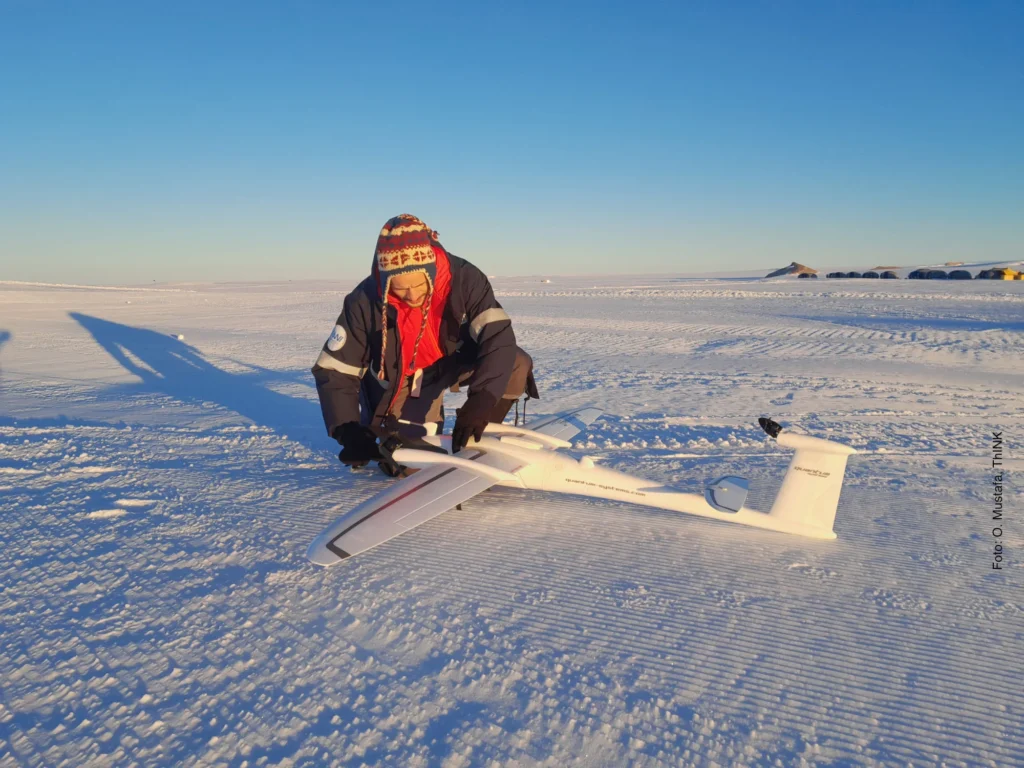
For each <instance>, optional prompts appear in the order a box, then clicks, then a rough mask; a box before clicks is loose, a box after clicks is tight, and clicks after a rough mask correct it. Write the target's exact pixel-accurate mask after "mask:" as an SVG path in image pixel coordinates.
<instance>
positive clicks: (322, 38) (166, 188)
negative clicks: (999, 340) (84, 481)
mask: <svg viewBox="0 0 1024 768" xmlns="http://www.w3.org/2000/svg"><path fill="white" fill-rule="evenodd" d="M1022 40H1024V4H1022V3H1017V2H1006V3H987V2H963V3H941V2H920V3H913V2H878V3H876V2H825V1H820V2H806V3H800V2H782V1H779V2H764V3H753V2H751V3H746V2H728V3H712V2H699V3H698V2H694V3H672V2H666V3H646V4H645V3H637V2H629V3H626V2H623V3H600V2H598V3H568V2H538V3H506V4H500V5H499V4H497V3H465V4H457V3H423V4H383V3H381V4H378V3H353V4H347V3H328V2H283V1H282V2H277V3H261V2H247V3H229V2H217V3H208V2H203V3H190V2H175V3H136V2H131V3H130V2H122V3H105V2H89V3H56V2H52V3H47V2H35V1H34V0H33V1H30V0H18V1H16V2H12V1H11V0H0V279H14V280H41V281H65V282H70V281H74V282H89V283H110V282H150V281H152V280H158V281H165V280H246V279H282V278H292V279H308V278H318V277H323V278H329V279H336V278H351V277H358V276H359V275H360V274H363V273H365V272H366V270H367V269H368V266H369V262H370V258H371V256H372V253H373V246H374V241H375V238H376V234H377V232H378V230H379V228H380V226H381V224H383V222H384V221H385V220H386V219H388V218H389V217H390V216H393V215H395V214H397V213H402V212H410V213H414V214H416V215H418V216H420V217H421V218H423V219H425V220H426V221H427V222H428V223H429V224H430V225H431V226H433V227H434V228H435V229H437V230H439V232H440V234H441V240H442V242H443V243H444V244H445V245H446V246H447V247H448V249H449V250H451V251H453V252H455V253H457V254H459V255H460V256H463V257H465V258H468V259H470V260H471V261H474V262H476V263H477V264H479V265H480V266H481V267H482V268H483V269H485V271H487V272H488V273H497V274H543V273H551V274H569V273H604V272H680V271H706V270H740V269H748V268H749V269H760V268H769V267H775V266H779V265H781V264H784V263H788V262H789V261H791V260H793V259H796V260H799V261H802V262H804V263H810V264H812V265H814V266H826V267H827V266H843V265H850V266H858V265H859V266H871V265H873V264H875V263H878V262H886V263H896V264H914V263H921V262H927V261H945V260H948V259H954V258H955V259H967V260H971V259H977V260H981V259H986V260H987V259H1002V258H1007V259H1008V258H1024V98H1022V96H1024V43H1022Z"/></svg>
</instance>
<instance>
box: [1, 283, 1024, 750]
mask: <svg viewBox="0 0 1024 768" xmlns="http://www.w3.org/2000/svg"><path fill="white" fill-rule="evenodd" d="M494 282H495V286H496V288H497V290H498V293H499V295H500V296H501V298H502V301H503V303H504V304H505V306H506V308H507V309H508V310H509V311H510V313H511V314H512V316H513V318H514V321H515V327H516V330H517V335H518V337H519V339H520V342H521V344H522V345H523V346H524V347H525V348H526V349H527V350H528V351H529V352H530V353H531V354H532V355H533V356H534V359H535V362H536V368H537V373H538V381H539V384H540V387H541V393H542V398H543V399H542V400H541V401H540V402H539V403H531V407H530V412H531V417H532V416H533V415H534V413H537V414H540V413H554V412H557V411H560V410H564V409H567V408H570V407H575V406H580V405H584V404H588V403H592V404H596V405H599V406H600V407H602V408H603V409H605V411H606V412H607V416H606V417H605V419H604V420H603V421H600V422H598V423H597V424H595V425H594V427H593V428H592V429H591V431H590V432H589V433H588V434H587V435H581V436H580V438H579V439H578V440H577V446H578V448H579V450H580V451H581V452H584V453H586V454H589V455H600V456H605V457H606V461H607V462H608V463H609V464H611V465H612V466H614V467H616V468H618V469H622V470H627V471H630V472H633V473H635V474H640V475H644V476H649V477H651V478H652V479H655V480H660V481H666V482H672V483H674V484H675V485H677V486H680V487H682V488H690V489H694V490H697V489H699V488H700V487H701V486H702V485H703V484H704V482H705V481H707V480H710V479H712V478H713V477H716V476H718V475H721V474H728V473H732V474H744V475H746V476H748V477H749V478H750V479H751V480H752V482H753V491H752V493H753V494H754V495H755V496H757V495H760V496H761V497H763V496H764V495H766V494H771V493H772V492H773V491H774V487H775V486H776V485H777V483H778V481H779V480H780V479H781V475H782V472H783V471H784V467H785V465H786V462H787V458H788V457H787V456H786V454H785V452H783V451H781V450H779V449H778V448H776V447H774V446H772V445H769V444H768V443H766V441H765V439H763V436H762V435H761V434H760V432H759V430H758V429H757V426H756V417H757V416H759V415H766V414H767V415H773V416H775V417H776V418H777V419H778V420H779V421H781V422H783V423H785V424H788V425H792V426H793V427H799V428H803V429H805V430H807V431H809V432H811V433H813V434H817V435H821V436H826V437H831V438H834V439H839V440H841V441H844V442H848V443H849V444H851V445H853V446H854V447H856V448H858V449H859V450H861V451H862V452H863V453H862V455H859V456H856V457H853V459H852V460H851V462H850V470H849V473H848V479H847V485H846V488H845V490H844V492H843V496H842V500H841V503H840V508H839V516H838V519H837V523H836V530H837V532H838V534H839V539H838V540H837V541H834V542H820V541H813V540H806V539H801V538H796V537H790V536H785V535H781V534H775V533H770V532H763V531H757V530H753V529H744V528H739V527H736V526H730V525H726V524H718V523H714V522H709V521H706V520H701V519H698V518H691V517H684V516H678V515H675V514H672V513H669V512H661V511H657V510H652V509H648V508H641V507H632V506H627V505H621V504H613V503H608V502H599V501H593V500H584V499H575V498H571V497H555V496H544V495H542V494H531V493H529V492H525V491H514V490H507V489H498V490H494V491H491V492H488V493H485V494H483V495H481V496H479V497H477V498H476V499H474V500H473V501H471V502H468V503H466V504H464V505H463V508H462V510H451V511H450V512H448V513H445V514H444V515H442V516H440V517H438V518H436V519H435V520H433V521H431V522H430V523H427V524H426V525H424V526H422V527H420V528H418V529H416V530H415V531H413V532H411V533H409V534H406V535H404V536H401V537H399V538H397V539H394V540H393V541H391V542H389V543H388V544H386V545H383V546H381V547H378V548H377V549H374V550H372V551H371V552H368V553H366V554H364V555H361V556H358V557H355V558H353V559H351V560H348V561H346V562H345V563H343V564H341V565H339V566H338V567H336V568H333V569H330V570H324V569H320V568H317V567H315V566H312V565H310V564H309V563H308V562H307V561H306V559H305V550H306V547H307V545H308V543H309V542H310V540H311V539H312V538H313V537H314V536H315V535H316V534H317V533H318V532H319V531H320V530H321V529H322V528H323V527H324V526H325V525H326V524H327V523H328V522H330V521H331V520H332V519H333V518H334V517H335V516H336V515H337V514H338V513H339V512H341V511H343V510H345V509H347V508H349V507H350V506H352V505H354V504H355V503H357V502H359V501H361V500H363V499H365V498H368V497H369V496H370V495H371V494H373V493H375V492H376V491H377V490H379V489H380V488H381V487H382V483H385V482H387V480H385V479H384V478H383V477H382V476H380V477H379V476H376V475H372V474H368V473H360V474H353V473H350V472H349V471H348V470H346V469H345V468H343V467H342V466H341V465H340V464H339V463H338V462H337V460H336V458H335V455H334V451H336V448H333V450H332V447H333V444H332V443H331V442H330V441H328V440H327V439H326V438H325V437H324V436H323V435H322V434H321V432H322V426H321V423H320V416H319V410H318V408H317V405H316V397H315V392H314V390H313V388H312V386H311V385H312V380H311V376H310V374H309V366H310V364H311V362H312V360H313V359H314V358H315V357H316V354H317V352H318V349H319V347H320V345H321V343H322V342H323V340H324V338H325V337H326V335H327V334H328V332H329V331H330V329H331V327H332V325H333V321H334V318H335V316H336V314H337V312H338V309H339V307H340V304H341V300H342V298H343V296H344V294H345V292H346V291H347V289H348V288H349V287H350V285H351V284H344V283H338V284H337V285H335V286H329V287H328V288H329V289H328V288H325V287H324V286H323V285H312V284H300V283H285V284H260V285H243V284H238V285H187V286H154V287H150V288H147V289H137V288H127V289H113V290H112V289H103V290H100V289H93V288H83V287H74V286H67V287H52V286H45V285H12V284H0V542H2V545H3V546H2V549H0V639H2V642H0V680H2V683H0V764H3V765H8V764H11V765H31V766H61V765H67V766H85V765H89V766H101V765H116V766H124V765H171V764H182V763H183V764H204V765H207V764H223V765H231V766H243V765H246V766H258V765H306V766H314V765H326V764H338V765H351V766H357V765H362V764H365V765H394V766H421V765H422V766H427V765H439V766H446V767H449V766H460V765H474V766H475V765H481V766H504V765H520V766H533V765H546V766H566V765H588V766H625V765H637V766H647V765H679V766H691V765H695V766H714V765H718V766H730V765H759V766H760V765H765V766H767V765H780V766H790V765H821V766H834V767H838V766H860V765H878V766H892V765H914V766H924V765H948V766H954V765H985V766H1012V765H1022V764H1024V695H1022V692H1021V680H1024V589H1022V587H1024V568H1022V565H1024V559H1022V557H1021V553H1022V552H1024V511H1022V509H1021V495H1020V494H1019V493H1017V492H1016V491H1015V490H1014V491H1009V489H1008V504H1007V506H1006V510H1007V513H1006V520H1005V521H1004V524H1003V530H1004V533H1003V536H1002V538H1001V543H1002V545H1003V546H1004V547H1005V550H1006V553H1005V554H1006V556H1005V559H1004V561H1003V563H1002V564H1003V566H1004V568H1003V570H1001V571H994V570H992V562H993V545H994V543H995V539H994V538H993V535H992V528H993V523H992V520H991V509H992V482H993V472H992V468H991V459H992V442H991V434H992V432H993V430H996V431H1000V430H1001V431H1002V432H1003V435H1004V437H1005V439H1006V446H1005V452H1004V458H1005V469H1006V470H1007V471H1008V472H1013V471H1019V470H1020V469H1021V467H1022V465H1024V461H1022V459H1024V453H1022V449H1021V438H1022V436H1024V415H1022V414H1024V408H1022V404H1024V353H1022V349H1024V346H1022V343H1021V341H1022V338H1024V283H988V282H983V283H982V282H970V283H945V282H940V283H929V282H909V281H901V282H881V281H852V280H851V281H845V282H842V283H839V282H837V281H824V280H820V281H814V282H813V283H812V282H811V281H806V280H804V281H799V282H798V281H777V282H760V281H755V280H740V279H734V280H688V279H685V278H671V277H658V278H598V279H595V278H592V277H591V278H551V282H550V283H542V282H541V279H540V278H516V279H501V278H498V279H496V280H495V281H494ZM458 401H459V399H458V396H453V399H452V404H458ZM755 501H756V500H755ZM754 506H761V507H762V508H763V505H758V504H756V503H755V504H754Z"/></svg>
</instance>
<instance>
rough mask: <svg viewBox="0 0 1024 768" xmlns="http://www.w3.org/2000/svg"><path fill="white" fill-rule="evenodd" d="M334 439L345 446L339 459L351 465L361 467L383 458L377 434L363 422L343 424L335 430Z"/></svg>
mask: <svg viewBox="0 0 1024 768" xmlns="http://www.w3.org/2000/svg"><path fill="white" fill-rule="evenodd" d="M334 439H335V440H337V441H338V442H339V443H341V445H342V447H343V450H342V451H341V453H339V454H338V459H340V460H341V463H342V464H345V465H347V466H349V467H353V466H354V467H361V466H363V465H364V464H366V463H368V462H370V461H377V460H379V459H381V458H382V457H381V454H380V449H379V448H378V447H377V436H376V435H374V434H373V430H371V429H370V428H369V427H364V426H363V425H362V424H358V423H356V422H354V421H350V422H348V423H347V424H342V425H341V426H340V427H338V428H337V429H335V430H334Z"/></svg>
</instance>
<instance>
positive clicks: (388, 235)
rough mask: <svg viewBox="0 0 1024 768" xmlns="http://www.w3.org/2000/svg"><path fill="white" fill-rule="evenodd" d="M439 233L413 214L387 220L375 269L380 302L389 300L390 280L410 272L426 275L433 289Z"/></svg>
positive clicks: (375, 257)
mask: <svg viewBox="0 0 1024 768" xmlns="http://www.w3.org/2000/svg"><path fill="white" fill-rule="evenodd" d="M437 245H440V243H438V242H437V232H434V231H433V230H432V229H431V228H430V227H428V226H427V225H426V224H424V223H423V222H422V221H421V220H420V219H418V218H416V217H415V216H413V215H412V214H409V213H403V214H402V215H401V216H395V217H394V218H393V219H388V221H387V223H386V224H385V225H384V228H383V229H381V231H380V236H379V237H378V238H377V248H376V250H375V251H374V252H373V267H374V272H375V274H376V276H377V287H378V289H379V290H380V296H381V299H384V300H386V298H387V295H388V289H389V288H390V287H391V278H393V277H395V276H396V275H404V274H408V273H409V272H425V273H426V275H427V279H428V280H429V281H430V286H431V288H433V286H434V281H435V279H436V278H437V264H436V260H437V257H436V256H435V254H434V246H437Z"/></svg>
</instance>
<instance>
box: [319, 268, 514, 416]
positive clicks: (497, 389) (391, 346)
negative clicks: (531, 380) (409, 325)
mask: <svg viewBox="0 0 1024 768" xmlns="http://www.w3.org/2000/svg"><path fill="white" fill-rule="evenodd" d="M448 260H449V265H450V267H451V294H450V296H449V297H448V304H447V306H446V307H445V311H444V316H443V318H442V320H441V328H440V334H439V335H440V339H439V340H438V343H439V346H440V347H441V350H442V351H443V352H444V354H445V357H442V358H441V359H440V360H438V361H437V362H436V363H435V364H434V365H432V366H430V367H429V368H426V369H424V371H423V376H424V381H431V380H436V379H437V377H441V378H442V379H443V380H445V381H447V378H448V377H453V378H452V383H453V384H454V383H455V378H454V377H457V372H458V368H459V366H460V365H463V364H465V363H469V364H472V365H473V366H474V368H475V369H476V371H477V375H476V376H475V377H474V378H475V387H476V388H478V389H483V390H485V391H487V392H489V393H490V394H492V395H493V396H494V398H495V399H496V400H497V399H501V397H502V395H503V394H504V393H505V388H506V386H507V384H508V380H509V377H510V376H511V375H512V368H513V366H514V365H515V360H516V337H515V333H514V332H513V331H512V320H511V319H510V318H509V316H508V315H507V314H506V313H505V310H504V309H502V308H501V304H499V303H498V301H497V299H495V298H494V291H493V290H492V289H491V284H490V282H489V281H488V280H487V277H486V275H484V273H483V272H481V271H480V270H479V269H477V268H476V267H475V266H473V265H472V264H470V263H469V262H468V261H466V260H465V259H460V258H459V257H458V256H454V255H452V254H450V253H449V254H448ZM381 309H382V304H381V299H380V297H379V296H378V288H377V285H376V282H375V281H374V279H373V277H372V276H371V277H368V278H366V279H365V280H363V282H361V283H360V284H359V285H358V286H356V288H355V290H353V291H352V292H351V293H350V294H349V295H348V296H346V297H345V303H344V307H343V309H342V311H341V314H340V315H338V319H337V321H336V322H335V327H334V330H333V331H332V332H331V335H330V337H329V338H328V339H327V341H326V342H325V343H324V346H323V348H322V350H321V351H320V356H319V357H317V359H316V363H315V364H314V365H313V378H314V379H315V380H316V390H317V394H318V395H319V397H320V409H321V410H322V412H323V416H324V425H325V426H326V427H327V434H329V435H332V434H333V433H334V430H335V429H336V428H337V427H339V426H340V425H342V424H345V423H347V422H350V421H357V422H358V421H361V422H362V423H363V424H370V423H373V424H380V423H381V422H382V421H383V420H384V419H385V418H386V417H387V415H388V410H389V408H390V405H391V402H392V400H393V398H394V395H395V393H396V391H397V390H396V385H397V383H398V382H399V380H400V376H401V371H400V364H401V363H400V361H399V359H398V358H399V356H400V352H401V348H402V345H401V339H400V338H399V337H398V330H397V323H396V322H395V319H396V318H395V309H394V307H391V306H389V307H388V312H389V315H388V341H387V349H386V350H385V357H384V366H385V371H384V374H385V380H383V381H382V380H381V379H380V378H379V377H378V375H377V374H378V371H377V370H376V368H377V367H378V366H379V365H380V349H381ZM360 404H362V408H360Z"/></svg>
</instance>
